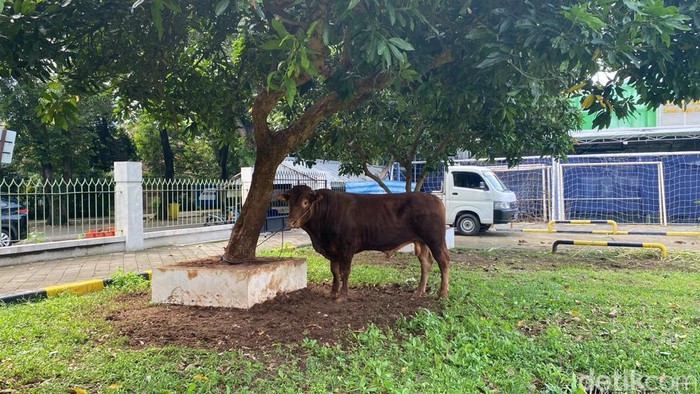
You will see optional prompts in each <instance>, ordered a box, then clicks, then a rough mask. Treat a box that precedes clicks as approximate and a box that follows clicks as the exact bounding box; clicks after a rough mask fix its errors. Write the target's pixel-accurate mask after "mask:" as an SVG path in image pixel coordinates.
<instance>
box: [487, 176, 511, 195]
mask: <svg viewBox="0 0 700 394" xmlns="http://www.w3.org/2000/svg"><path fill="white" fill-rule="evenodd" d="M483 175H484V178H486V180H487V181H488V182H489V184H490V185H491V186H493V188H494V189H496V190H497V191H499V192H507V191H508V188H507V187H506V185H504V184H503V182H501V180H500V179H498V177H497V176H496V174H494V173H493V172H492V171H484V172H483Z"/></svg>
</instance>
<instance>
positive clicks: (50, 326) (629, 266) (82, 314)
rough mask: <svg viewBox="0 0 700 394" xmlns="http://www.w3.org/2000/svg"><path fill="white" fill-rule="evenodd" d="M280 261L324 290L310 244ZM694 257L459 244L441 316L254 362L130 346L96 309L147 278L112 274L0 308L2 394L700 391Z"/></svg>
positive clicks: (279, 350) (408, 271) (283, 349)
mask: <svg viewBox="0 0 700 394" xmlns="http://www.w3.org/2000/svg"><path fill="white" fill-rule="evenodd" d="M278 253H279V252H278V251H271V252H270V254H272V255H277V254H278ZM285 253H287V254H289V253H293V254H294V255H297V256H304V257H307V258H308V264H309V267H308V275H309V280H310V281H316V282H318V281H328V280H329V278H330V272H329V268H328V263H327V262H326V261H325V260H324V259H322V258H321V257H319V256H318V255H317V254H316V253H314V252H313V251H312V250H310V249H298V250H294V251H292V252H289V251H288V250H287V251H285ZM404 260H405V264H404V263H402V262H403V261H404ZM397 261H398V262H397ZM699 262H700V255H698V254H693V253H683V254H674V253H672V254H671V257H670V258H669V259H667V260H658V257H657V256H656V254H655V253H653V252H649V251H644V252H638V253H637V252H635V253H630V252H619V251H616V250H612V249H611V250H609V251H608V250H605V251H603V252H602V253H601V252H598V251H583V252H582V251H573V250H572V251H566V252H562V253H559V254H556V255H551V254H549V253H546V252H540V251H528V250H517V251H508V250H490V251H484V250H480V251H476V250H462V251H459V252H458V253H455V254H454V255H453V265H452V268H451V284H450V296H449V297H448V298H447V299H446V300H444V301H443V302H442V309H441V310H440V311H430V310H422V311H419V313H418V314H417V315H416V316H413V317H410V318H404V319H400V320H399V321H397V322H396V323H395V324H394V325H393V326H392V327H391V328H383V329H380V328H378V327H377V326H371V325H370V326H369V327H368V328H367V329H366V330H363V331H360V332H348V333H347V334H346V335H347V336H348V338H349V339H348V340H347V341H345V342H344V344H343V345H342V346H341V345H325V344H321V343H318V342H315V341H313V340H305V341H303V342H301V343H300V344H298V345H295V346H292V347H289V346H283V345H280V346H279V347H276V348H272V350H269V354H267V355H257V356H251V354H249V352H247V351H246V349H244V348H242V349H239V350H235V351H217V350H206V349H198V348H189V347H175V346H166V347H146V348H141V349H135V348H132V347H128V346H125V345H124V344H125V342H126V340H125V338H123V337H120V336H119V335H117V334H115V332H114V329H113V326H112V325H111V323H110V322H109V321H107V320H105V319H104V318H103V316H104V314H103V313H102V311H104V310H106V309H110V308H113V307H114V304H115V303H116V301H115V300H116V299H117V298H118V297H119V296H120V295H123V294H124V293H125V292H131V291H137V290H141V291H142V290H143V289H144V288H146V287H147V286H148V283H147V282H143V281H141V279H139V278H138V277H136V276H134V275H129V274H121V275H119V278H118V279H119V280H118V281H117V282H118V283H117V285H115V286H113V287H110V288H107V289H106V290H104V291H101V292H98V293H93V294H89V295H84V296H72V295H65V296H59V297H57V298H52V299H48V300H45V301H41V302H36V303H25V304H19V305H11V306H0V325H1V326H0V327H1V328H0V393H14V392H17V393H25V392H26V393H61V392H73V393H84V392H87V393H126V392H137V393H229V392H236V393H241V392H243V393H245V392H251V393H252V392H254V393H260V392H290V393H294V392H300V391H303V392H313V393H326V392H376V391H379V392H406V393H416V392H464V393H471V392H504V393H526V392H552V393H560V392H579V393H583V392H585V391H584V389H589V388H591V387H593V386H597V387H598V388H599V389H608V390H615V389H616V390H618V391H622V392H638V391H643V390H648V391H657V392H658V391H666V392H699V391H700V350H699V349H700V269H699V267H698V264H699ZM437 271H438V270H437V265H435V266H434V267H433V270H432V272H431V273H432V275H431V278H430V282H429V283H430V284H431V285H432V286H433V288H435V287H436V286H437V285H438V284H439V276H438V273H437ZM418 276H419V264H418V262H417V261H415V258H412V257H407V256H399V257H397V258H395V259H394V260H392V262H390V263H382V262H381V261H379V260H378V259H376V258H368V257H367V255H365V254H363V255H359V256H357V257H356V259H355V262H354V264H353V272H352V275H351V278H350V280H351V285H352V284H358V283H377V284H381V283H405V282H412V283H415V282H414V281H415V280H416V278H417V277H418ZM351 292H352V289H351ZM270 360H274V361H275V363H274V364H271V363H270ZM601 392H604V391H601Z"/></svg>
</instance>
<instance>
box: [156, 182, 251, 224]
mask: <svg viewBox="0 0 700 394" xmlns="http://www.w3.org/2000/svg"><path fill="white" fill-rule="evenodd" d="M241 189H242V184H241V182H240V180H211V179H210V180H199V179H174V180H165V179H144V180H143V217H144V225H143V226H144V231H156V230H163V229H168V228H187V227H197V226H208V225H217V224H227V223H233V222H234V221H235V220H236V218H237V217H238V213H239V212H240V209H241V198H242V190H241Z"/></svg>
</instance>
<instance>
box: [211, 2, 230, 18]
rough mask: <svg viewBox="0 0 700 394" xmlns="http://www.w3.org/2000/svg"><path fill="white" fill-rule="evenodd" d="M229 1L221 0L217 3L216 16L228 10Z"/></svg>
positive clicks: (215, 7)
mask: <svg viewBox="0 0 700 394" xmlns="http://www.w3.org/2000/svg"><path fill="white" fill-rule="evenodd" d="M229 2H230V0H221V1H219V2H218V3H216V5H215V6H214V14H216V16H219V15H221V14H223V13H224V11H226V9H227V8H228V5H229Z"/></svg>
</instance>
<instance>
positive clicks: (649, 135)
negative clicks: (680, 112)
mask: <svg viewBox="0 0 700 394" xmlns="http://www.w3.org/2000/svg"><path fill="white" fill-rule="evenodd" d="M569 134H570V135H571V137H573V138H574V140H575V142H574V144H575V145H591V144H605V143H611V142H649V141H675V140H693V139H700V126H678V127H639V128H636V127H635V128H619V129H605V130H581V131H571V132H569Z"/></svg>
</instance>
